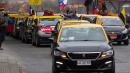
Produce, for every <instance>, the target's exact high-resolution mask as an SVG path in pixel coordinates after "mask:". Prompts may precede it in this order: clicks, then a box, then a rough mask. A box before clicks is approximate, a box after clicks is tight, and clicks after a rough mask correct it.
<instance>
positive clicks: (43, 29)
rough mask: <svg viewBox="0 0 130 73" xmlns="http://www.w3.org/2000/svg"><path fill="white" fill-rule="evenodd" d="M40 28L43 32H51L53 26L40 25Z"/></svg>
mask: <svg viewBox="0 0 130 73" xmlns="http://www.w3.org/2000/svg"><path fill="white" fill-rule="evenodd" d="M40 30H41V31H42V32H46V33H50V32H51V31H52V28H51V26H46V27H40Z"/></svg>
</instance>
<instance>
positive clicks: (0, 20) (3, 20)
mask: <svg viewBox="0 0 130 73" xmlns="http://www.w3.org/2000/svg"><path fill="white" fill-rule="evenodd" d="M8 21H9V17H8V14H7V13H5V14H4V16H2V15H0V50H2V48H1V46H2V43H3V41H4V40H5V36H6V30H7V29H6V28H7V26H8Z"/></svg>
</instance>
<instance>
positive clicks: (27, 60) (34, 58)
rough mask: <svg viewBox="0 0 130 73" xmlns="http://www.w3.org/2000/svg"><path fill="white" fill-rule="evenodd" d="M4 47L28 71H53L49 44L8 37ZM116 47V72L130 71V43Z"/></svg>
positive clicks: (125, 72)
mask: <svg viewBox="0 0 130 73" xmlns="http://www.w3.org/2000/svg"><path fill="white" fill-rule="evenodd" d="M3 48H4V53H6V54H8V55H10V56H13V57H14V58H15V59H16V60H17V61H18V62H19V63H20V64H21V65H22V66H23V68H24V71H25V72H26V73H51V55H50V48H49V46H42V47H40V48H37V47H34V46H32V45H31V44H23V43H22V42H21V41H20V40H15V39H12V38H9V37H7V39H6V41H5V42H4V44H3ZM114 49H115V58H116V73H130V45H129V46H124V45H121V46H120V45H114Z"/></svg>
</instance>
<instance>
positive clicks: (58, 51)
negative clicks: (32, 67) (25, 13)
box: [51, 15, 130, 73]
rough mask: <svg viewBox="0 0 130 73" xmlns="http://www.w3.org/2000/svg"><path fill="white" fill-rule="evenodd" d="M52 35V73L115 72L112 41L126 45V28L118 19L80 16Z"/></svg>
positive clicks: (59, 25)
mask: <svg viewBox="0 0 130 73" xmlns="http://www.w3.org/2000/svg"><path fill="white" fill-rule="evenodd" d="M80 18H81V19H82V20H62V21H59V24H57V25H56V27H55V29H54V31H53V32H52V36H53V38H52V42H53V43H52V46H51V48H52V73H61V72H71V71H74V72H82V71H85V72H86V71H87V72H103V73H115V58H114V49H113V47H112V43H113V42H117V43H118V44H121V43H122V42H123V43H124V45H128V44H129V34H130V32H129V31H130V30H129V25H127V24H125V23H124V22H123V21H122V20H121V19H120V17H118V16H100V15H80Z"/></svg>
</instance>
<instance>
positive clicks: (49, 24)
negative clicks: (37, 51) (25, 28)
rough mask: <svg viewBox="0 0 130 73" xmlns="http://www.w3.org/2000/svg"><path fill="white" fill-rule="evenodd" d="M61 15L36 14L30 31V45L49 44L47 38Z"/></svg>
mask: <svg viewBox="0 0 130 73" xmlns="http://www.w3.org/2000/svg"><path fill="white" fill-rule="evenodd" d="M60 19H62V17H61V16H37V17H36V19H35V21H34V22H35V25H33V28H34V29H33V31H32V45H35V46H40V45H41V44H50V40H49V38H50V37H51V32H52V31H53V30H54V28H55V25H56V23H57V22H58V21H59V20H60Z"/></svg>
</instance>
